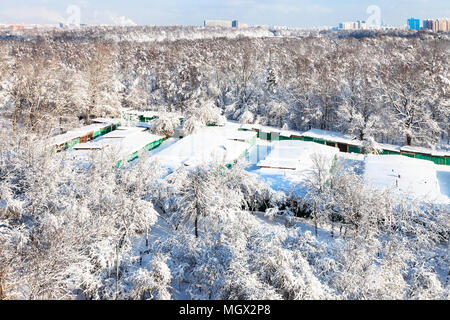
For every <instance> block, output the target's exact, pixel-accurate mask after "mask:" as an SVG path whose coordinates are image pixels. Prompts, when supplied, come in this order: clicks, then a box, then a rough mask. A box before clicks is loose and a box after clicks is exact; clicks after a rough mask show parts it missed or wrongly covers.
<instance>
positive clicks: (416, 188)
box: [364, 155, 450, 202]
mask: <svg viewBox="0 0 450 320" xmlns="http://www.w3.org/2000/svg"><path fill="white" fill-rule="evenodd" d="M364 178H365V180H366V181H367V182H368V183H370V184H372V185H374V186H375V187H381V188H387V187H389V188H392V189H393V190H398V191H399V193H400V194H404V195H407V196H409V197H412V198H424V199H427V200H431V201H437V202H449V201H450V198H449V192H448V191H449V190H448V186H449V182H450V179H449V178H450V170H449V169H448V168H446V167H445V166H439V165H435V164H434V163H433V162H431V161H427V160H421V159H413V158H409V157H405V156H401V155H368V156H367V157H366V160H365V170H364ZM441 186H443V190H441ZM445 188H447V189H445Z"/></svg>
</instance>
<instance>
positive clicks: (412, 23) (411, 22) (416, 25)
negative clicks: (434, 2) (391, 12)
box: [408, 18, 420, 30]
mask: <svg viewBox="0 0 450 320" xmlns="http://www.w3.org/2000/svg"><path fill="white" fill-rule="evenodd" d="M408 27H409V29H410V30H419V29H420V20H419V19H414V18H411V19H408Z"/></svg>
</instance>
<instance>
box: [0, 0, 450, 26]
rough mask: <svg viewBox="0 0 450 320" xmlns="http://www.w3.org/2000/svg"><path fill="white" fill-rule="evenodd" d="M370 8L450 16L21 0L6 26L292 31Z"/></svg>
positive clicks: (424, 7) (332, 8) (324, 5)
mask: <svg viewBox="0 0 450 320" xmlns="http://www.w3.org/2000/svg"><path fill="white" fill-rule="evenodd" d="M370 6H372V7H373V6H377V7H378V8H379V10H380V18H381V21H382V22H384V23H386V24H389V25H406V21H407V19H409V18H411V17H414V18H417V19H420V20H424V19H436V18H441V17H446V16H450V6H449V5H448V4H447V1H443V0H391V1H387V0H377V1H374V0H371V1H366V0H362V1H354V0H349V1H339V2H337V1H331V0H318V1H312V0H262V1H254V0H226V1H219V0H192V1H181V0H167V1H165V2H164V3H161V2H158V1H153V0H151V1H144V0H133V1H128V2H127V3H126V4H124V3H123V2H122V1H116V0H112V1H105V0H96V1H93V0H90V1H86V0H70V1H69V0H68V1H66V0H63V1H55V0H40V1H31V0H17V1H15V2H14V3H13V2H9V3H5V4H3V5H2V8H1V9H0V23H7V24H15V23H18V24H20V23H24V24H53V25H57V24H58V23H61V22H63V23H65V22H67V21H70V20H72V21H73V20H74V19H75V20H76V19H78V20H79V21H80V23H85V24H89V25H98V24H107V25H162V26H164V25H194V26H195V25H198V26H201V25H203V22H204V21H205V20H216V19H217V20H239V21H241V22H243V23H247V24H249V25H251V26H252V25H270V26H273V25H283V26H288V27H300V28H307V27H319V26H336V25H338V24H339V23H341V22H343V21H357V20H368V19H370V16H371V14H372V12H370V13H368V12H367V9H368V8H369V7H370Z"/></svg>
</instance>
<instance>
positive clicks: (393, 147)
mask: <svg viewBox="0 0 450 320" xmlns="http://www.w3.org/2000/svg"><path fill="white" fill-rule="evenodd" d="M377 145H378V147H379V148H380V149H382V150H388V151H395V152H400V146H396V145H393V144H387V143H377Z"/></svg>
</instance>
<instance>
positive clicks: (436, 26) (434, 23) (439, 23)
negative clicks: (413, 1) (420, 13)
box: [423, 18, 450, 32]
mask: <svg viewBox="0 0 450 320" xmlns="http://www.w3.org/2000/svg"><path fill="white" fill-rule="evenodd" d="M423 28H424V29H429V30H433V31H434V32H438V31H442V32H448V31H450V19H447V18H442V19H437V20H432V19H427V20H423Z"/></svg>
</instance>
